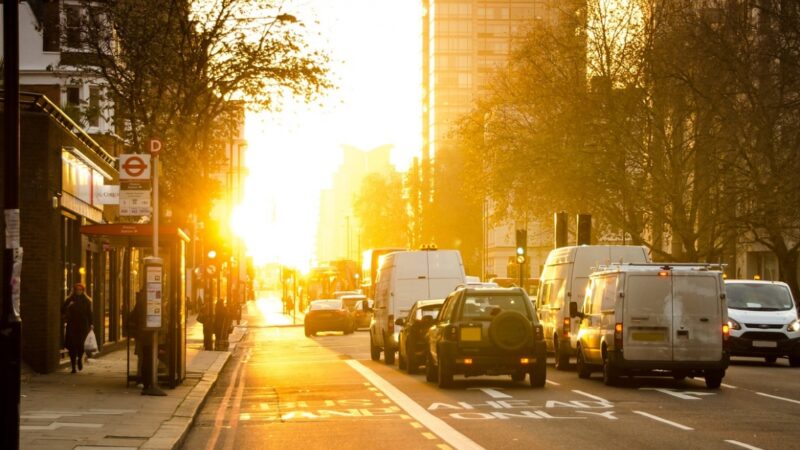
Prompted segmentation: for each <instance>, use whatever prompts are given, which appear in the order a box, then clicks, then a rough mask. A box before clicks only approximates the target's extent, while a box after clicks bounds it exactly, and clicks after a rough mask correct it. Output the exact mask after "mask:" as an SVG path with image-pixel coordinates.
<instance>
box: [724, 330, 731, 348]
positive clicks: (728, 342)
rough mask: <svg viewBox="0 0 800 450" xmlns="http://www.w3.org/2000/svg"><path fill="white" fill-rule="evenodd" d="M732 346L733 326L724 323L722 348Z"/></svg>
mask: <svg viewBox="0 0 800 450" xmlns="http://www.w3.org/2000/svg"><path fill="white" fill-rule="evenodd" d="M730 346H731V327H730V325H728V324H727V323H723V324H722V348H723V350H728V349H729V348H730Z"/></svg>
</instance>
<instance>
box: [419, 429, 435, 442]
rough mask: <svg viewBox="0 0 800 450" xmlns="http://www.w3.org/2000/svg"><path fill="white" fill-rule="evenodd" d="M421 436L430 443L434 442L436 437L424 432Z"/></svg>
mask: <svg viewBox="0 0 800 450" xmlns="http://www.w3.org/2000/svg"><path fill="white" fill-rule="evenodd" d="M422 435H423V436H425V439H429V440H431V441H434V440H436V435H435V434H433V433H430V432H427V431H425V432H424V433H422Z"/></svg>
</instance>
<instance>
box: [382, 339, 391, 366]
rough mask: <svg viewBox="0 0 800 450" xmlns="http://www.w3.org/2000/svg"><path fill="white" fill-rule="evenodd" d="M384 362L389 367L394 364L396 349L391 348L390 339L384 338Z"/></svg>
mask: <svg viewBox="0 0 800 450" xmlns="http://www.w3.org/2000/svg"><path fill="white" fill-rule="evenodd" d="M383 361H384V362H385V363H386V364H388V365H390V366H391V365H393V364H394V349H392V348H391V347H390V346H389V339H387V338H385V337H384V338H383Z"/></svg>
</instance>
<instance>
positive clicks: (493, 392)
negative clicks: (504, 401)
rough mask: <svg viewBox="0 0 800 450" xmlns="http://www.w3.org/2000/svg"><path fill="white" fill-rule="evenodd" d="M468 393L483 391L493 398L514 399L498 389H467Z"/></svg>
mask: <svg viewBox="0 0 800 450" xmlns="http://www.w3.org/2000/svg"><path fill="white" fill-rule="evenodd" d="M467 390H468V391H483V392H485V393H486V395H488V396H489V397H492V398H514V397H512V396H510V395H508V394H506V393H503V392H500V391H499V390H497V389H492V388H467Z"/></svg>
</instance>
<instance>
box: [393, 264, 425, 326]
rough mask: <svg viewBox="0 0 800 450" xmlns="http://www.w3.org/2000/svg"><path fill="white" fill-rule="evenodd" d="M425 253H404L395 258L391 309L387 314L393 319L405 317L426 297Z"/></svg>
mask: <svg viewBox="0 0 800 450" xmlns="http://www.w3.org/2000/svg"><path fill="white" fill-rule="evenodd" d="M426 253H427V252H406V253H400V254H397V255H396V257H395V272H396V273H395V283H394V285H393V286H392V287H393V289H392V292H391V293H389V295H391V296H392V300H391V301H390V302H389V303H390V304H391V305H392V308H391V309H390V311H389V312H388V313H389V314H393V315H394V319H397V318H400V317H405V316H406V314H408V311H409V310H410V309H411V306H412V305H413V304H414V302H416V301H417V300H422V299H426V298H431V297H430V296H429V295H428V258H427V254H426Z"/></svg>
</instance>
